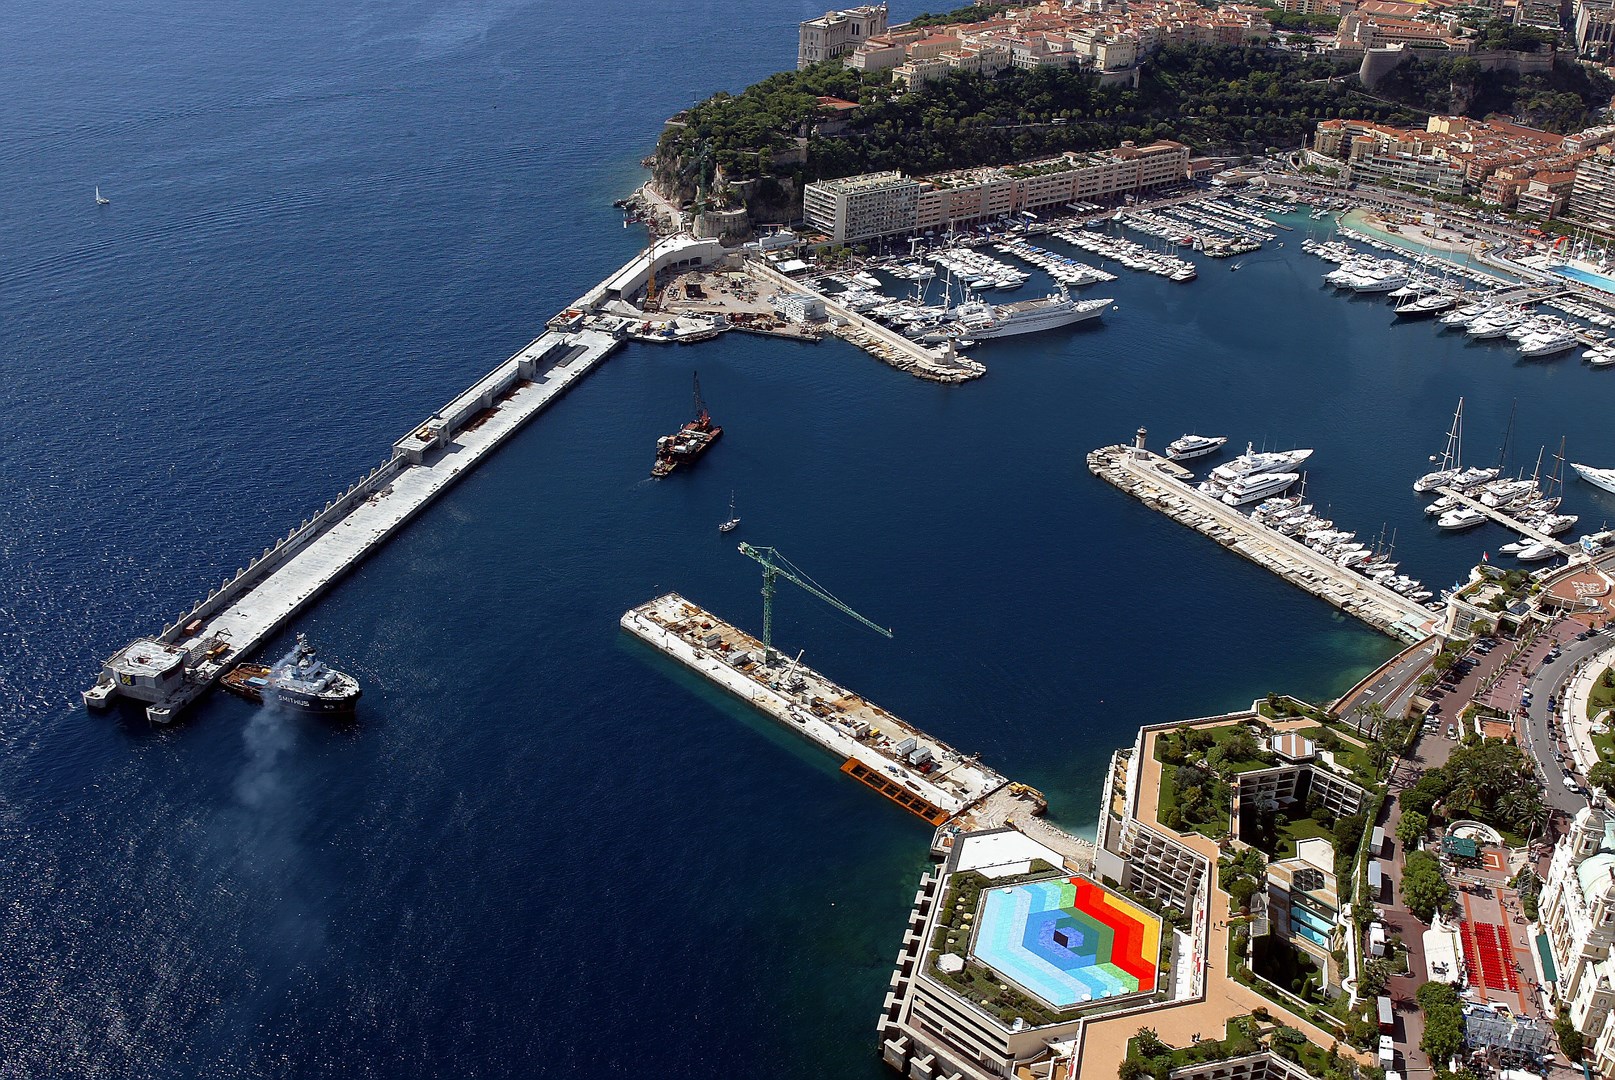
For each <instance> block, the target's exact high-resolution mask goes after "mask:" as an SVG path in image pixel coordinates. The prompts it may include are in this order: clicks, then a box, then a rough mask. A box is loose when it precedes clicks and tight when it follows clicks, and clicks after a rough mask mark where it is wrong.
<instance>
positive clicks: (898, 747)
mask: <svg viewBox="0 0 1615 1080" xmlns="http://www.w3.org/2000/svg"><path fill="white" fill-rule="evenodd" d="M621 624H622V628H623V629H624V630H626V631H628V632H629V633H630V634H633V635H634V636H635V637H637V638H639V639H640V640H641V641H643V642H645V643H646V644H647V645H649V646H651V647H652V648H653V649H656V650H657V651H658V652H660V653H662V654H664V655H666V656H668V657H671V658H672V659H674V660H676V661H678V662H679V663H681V664H683V665H684V666H685V667H687V668H689V669H690V670H692V671H694V672H696V673H697V674H699V675H701V676H702V677H703V678H705V679H707V680H709V681H710V682H713V683H715V684H717V685H718V686H720V687H722V688H723V689H725V690H727V691H729V693H731V694H733V695H734V696H735V697H737V698H740V699H741V700H742V701H744V702H746V703H747V704H749V705H751V706H753V707H754V708H757V709H760V710H761V711H762V712H765V713H767V714H768V715H769V716H771V717H773V718H774V719H775V720H778V721H779V722H780V723H781V724H784V725H785V726H786V727H788V728H790V729H791V730H793V731H796V732H798V733H799V734H801V735H802V736H804V737H805V738H807V739H809V740H811V741H812V742H815V743H817V744H818V745H819V746H821V747H823V748H824V749H826V750H828V751H829V752H830V753H832V754H834V755H835V756H836V757H837V758H839V759H841V761H842V765H841V771H842V772H844V773H846V774H847V775H849V776H851V777H852V778H853V779H854V780H857V781H859V782H860V783H862V784H864V785H865V786H866V787H869V788H872V789H874V790H875V791H877V792H879V793H880V794H882V795H884V796H885V797H886V798H888V799H890V800H891V801H893V802H895V803H896V804H897V805H899V806H901V807H902V808H903V809H905V810H907V811H908V812H909V813H911V814H914V815H916V816H917V817H920V818H923V819H924V820H926V821H927V822H929V823H930V824H932V825H934V826H942V825H945V824H946V823H948V822H949V821H951V820H953V819H954V818H956V817H958V816H959V815H960V814H961V813H963V812H965V811H966V810H968V809H970V808H971V807H974V806H976V805H977V804H979V803H981V802H982V801H983V800H985V799H987V797H988V796H991V795H993V794H994V793H996V792H998V791H999V789H1001V788H1006V787H1007V786H1008V785H1009V781H1008V780H1007V779H1006V778H1005V777H1003V776H1001V775H999V774H998V773H997V772H996V771H994V770H993V769H991V768H988V767H987V766H986V765H983V764H982V763H981V762H980V760H978V758H977V757H976V756H974V755H971V756H966V755H964V754H962V753H960V752H959V751H958V750H955V749H954V748H953V747H951V746H949V745H948V744H947V743H945V742H942V741H941V740H940V739H936V738H933V737H932V736H930V735H927V734H926V733H925V732H923V731H920V730H919V729H918V728H915V727H913V726H912V725H910V724H907V723H905V722H904V721H902V720H899V719H898V718H897V717H895V716H893V715H892V714H891V713H889V712H887V711H886V710H885V709H882V708H881V707H880V706H878V705H875V704H872V703H871V702H868V701H866V700H864V699H863V698H862V697H860V696H859V695H858V694H856V693H854V692H853V691H851V690H848V689H846V688H845V687H843V686H839V685H837V684H836V683H834V682H832V681H831V680H830V679H829V678H828V677H826V676H825V675H822V674H820V673H819V672H817V671H814V670H813V669H812V668H810V667H807V666H806V665H804V664H802V663H801V662H800V657H799V658H798V659H797V660H791V659H789V658H787V657H784V656H780V655H778V654H774V653H772V651H771V650H769V649H766V648H764V646H763V643H762V642H761V641H758V640H757V639H756V638H754V637H752V636H751V635H750V634H748V633H746V632H745V631H744V630H741V629H740V628H739V627H736V626H733V625H731V624H729V623H727V622H725V621H724V620H722V619H720V618H719V617H718V616H716V615H714V614H712V613H711V612H710V611H707V610H705V609H703V608H701V607H699V606H697V605H695V604H692V603H691V602H690V601H688V600H686V599H685V598H684V597H682V596H680V595H679V594H677V593H666V594H665V595H662V596H658V597H657V598H656V599H654V600H651V601H649V602H648V603H644V604H641V605H639V606H638V607H636V608H633V609H632V610H630V611H628V612H626V613H625V614H624V615H623V617H622V620H621ZM1014 786H1015V787H1017V788H1020V787H1021V785H1014ZM1023 790H1025V789H1023ZM1016 794H1017V795H1020V792H1017V793H1016ZM1039 801H1041V800H1039ZM1038 809H1041V807H1038Z"/></svg>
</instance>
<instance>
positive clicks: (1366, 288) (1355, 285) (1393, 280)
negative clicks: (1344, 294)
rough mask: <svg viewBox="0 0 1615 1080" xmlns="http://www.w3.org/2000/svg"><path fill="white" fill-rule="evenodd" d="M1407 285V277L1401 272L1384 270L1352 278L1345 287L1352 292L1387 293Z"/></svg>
mask: <svg viewBox="0 0 1615 1080" xmlns="http://www.w3.org/2000/svg"><path fill="white" fill-rule="evenodd" d="M1407 283H1408V276H1407V274H1406V273H1404V272H1403V271H1401V270H1391V269H1384V270H1373V271H1370V272H1369V273H1367V274H1362V275H1359V276H1358V277H1355V278H1353V279H1352V280H1351V282H1350V284H1349V285H1348V286H1347V287H1348V288H1349V289H1351V291H1352V292H1360V293H1388V292H1390V291H1391V290H1392V289H1400V288H1401V287H1402V286H1404V285H1406V284H1407Z"/></svg>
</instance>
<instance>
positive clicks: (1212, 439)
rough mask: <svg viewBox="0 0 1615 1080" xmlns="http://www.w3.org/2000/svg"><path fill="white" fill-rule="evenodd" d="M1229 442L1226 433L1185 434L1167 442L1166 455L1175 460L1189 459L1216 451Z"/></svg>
mask: <svg viewBox="0 0 1615 1080" xmlns="http://www.w3.org/2000/svg"><path fill="white" fill-rule="evenodd" d="M1227 442H1228V436H1226V435H1185V436H1183V438H1181V439H1173V440H1172V441H1171V442H1169V443H1167V444H1166V456H1167V457H1169V458H1171V459H1172V460H1173V461H1189V460H1190V459H1192V458H1198V457H1205V456H1206V455H1207V454H1211V453H1215V452H1216V451H1218V450H1221V449H1222V448H1223V446H1224V445H1225V444H1226V443H1227Z"/></svg>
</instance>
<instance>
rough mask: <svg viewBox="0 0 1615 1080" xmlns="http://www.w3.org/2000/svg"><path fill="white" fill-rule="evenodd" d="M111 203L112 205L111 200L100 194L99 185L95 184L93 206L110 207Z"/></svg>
mask: <svg viewBox="0 0 1615 1080" xmlns="http://www.w3.org/2000/svg"><path fill="white" fill-rule="evenodd" d="M111 203H112V200H111V199H109V198H107V197H106V196H105V195H103V194H101V185H99V184H97V185H96V186H95V205H97V206H110V205H111Z"/></svg>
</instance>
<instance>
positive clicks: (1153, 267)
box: [1052, 229, 1195, 281]
mask: <svg viewBox="0 0 1615 1080" xmlns="http://www.w3.org/2000/svg"><path fill="white" fill-rule="evenodd" d="M1052 235H1054V236H1056V237H1058V238H1059V239H1061V240H1064V241H1065V242H1066V243H1068V244H1071V245H1072V246H1074V247H1079V248H1081V249H1082V250H1084V251H1091V252H1093V253H1094V254H1096V255H1099V256H1101V257H1102V258H1106V259H1115V260H1116V261H1117V262H1119V263H1121V264H1122V265H1123V266H1125V267H1126V268H1127V269H1129V270H1141V271H1145V272H1147V273H1151V274H1159V275H1160V276H1162V277H1164V278H1171V279H1172V280H1173V281H1193V280H1194V278H1195V268H1194V264H1193V263H1192V262H1190V261H1189V260H1187V259H1180V258H1178V257H1177V256H1176V255H1166V254H1162V253H1161V252H1158V251H1151V250H1150V249H1149V248H1147V247H1145V246H1144V245H1143V244H1138V243H1134V242H1133V241H1131V240H1127V239H1124V238H1122V237H1120V236H1106V235H1104V234H1102V233H1096V232H1092V231H1089V232H1078V231H1076V230H1075V229H1055V230H1053V233H1052Z"/></svg>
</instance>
